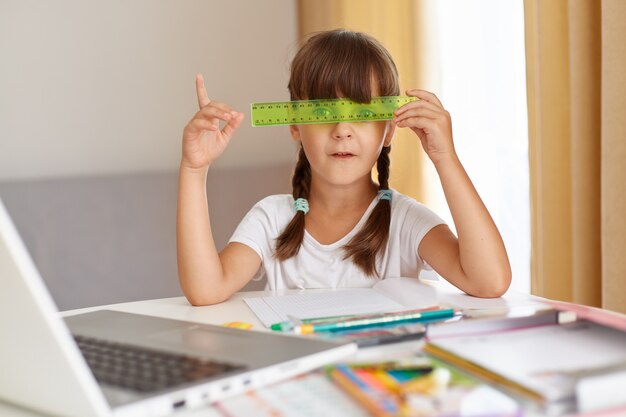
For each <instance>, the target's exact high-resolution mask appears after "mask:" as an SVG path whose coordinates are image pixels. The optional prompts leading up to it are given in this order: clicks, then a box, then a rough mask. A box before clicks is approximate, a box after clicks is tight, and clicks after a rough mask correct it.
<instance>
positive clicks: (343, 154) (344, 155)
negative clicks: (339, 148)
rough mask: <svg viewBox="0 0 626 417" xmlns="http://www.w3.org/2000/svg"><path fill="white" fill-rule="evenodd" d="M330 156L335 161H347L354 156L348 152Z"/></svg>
mask: <svg viewBox="0 0 626 417" xmlns="http://www.w3.org/2000/svg"><path fill="white" fill-rule="evenodd" d="M331 156H332V157H333V158H337V159H349V158H352V157H353V156H354V154H352V153H350V152H335V153H333V154H332V155H331Z"/></svg>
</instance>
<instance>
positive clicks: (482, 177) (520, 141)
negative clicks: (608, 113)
mask: <svg viewBox="0 0 626 417" xmlns="http://www.w3.org/2000/svg"><path fill="white" fill-rule="evenodd" d="M433 3H435V13H436V19H437V36H438V45H439V48H438V50H437V54H438V58H439V68H440V72H439V74H440V75H439V77H440V80H439V81H440V83H439V85H440V98H441V101H442V102H443V103H444V105H445V107H446V109H447V110H448V111H449V112H450V113H451V115H452V129H453V134H454V140H455V146H456V149H457V153H458V154H459V157H460V158H461V161H462V162H463V165H464V166H465V169H466V170H467V172H468V174H469V175H470V177H471V179H472V181H473V183H474V185H475V187H476V188H477V190H478V192H479V193H480V195H481V197H482V198H483V201H484V202H485V204H486V205H487V208H488V209H489V211H490V213H491V215H492V217H493V219H494V221H495V222H496V224H497V225H498V228H499V229H500V233H501V234H502V237H503V239H504V242H505V245H506V247H507V250H508V254H509V259H510V261H511V267H512V269H513V283H512V285H511V288H514V289H516V290H519V291H523V292H529V291H530V200H529V190H528V187H529V184H528V179H529V173H528V127H527V126H528V123H527V110H526V109H527V108H526V70H525V65H526V64H525V50H524V10H523V1H522V0H515V1H501V0H471V1H468V0H445V1H437V2H433ZM433 175H436V174H434V173H433V172H430V174H429V178H430V179H431V180H430V181H429V183H430V184H438V180H437V179H436V177H434V178H433ZM428 200H429V201H428V204H429V205H430V206H431V207H433V208H434V209H435V210H436V211H437V212H438V213H440V214H442V215H443V216H444V219H445V220H446V221H448V222H449V224H451V225H452V221H451V220H452V218H451V216H450V215H449V211H448V209H447V206H446V204H445V199H444V196H443V193H442V191H441V189H440V187H435V186H433V187H431V191H430V193H429V196H428ZM446 216H447V217H446Z"/></svg>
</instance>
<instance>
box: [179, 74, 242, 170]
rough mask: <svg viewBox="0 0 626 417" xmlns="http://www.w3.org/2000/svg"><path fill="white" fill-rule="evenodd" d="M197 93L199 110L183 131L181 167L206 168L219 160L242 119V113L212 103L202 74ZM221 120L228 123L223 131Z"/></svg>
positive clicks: (198, 80) (199, 75)
mask: <svg viewBox="0 0 626 417" xmlns="http://www.w3.org/2000/svg"><path fill="white" fill-rule="evenodd" d="M196 94H197V95H198V107H199V108H200V110H199V111H198V112H197V113H196V114H195V115H194V116H193V118H192V119H191V120H190V121H189V123H187V126H185V129H184V130H183V156H182V161H181V165H182V166H184V167H187V168H191V169H206V168H207V167H208V166H209V165H211V164H212V163H213V161H215V160H216V159H217V158H219V157H220V155H221V154H222V152H224V149H226V146H227V145H228V142H229V141H230V139H231V138H232V137H233V134H234V133H235V131H236V130H237V128H238V127H239V125H240V124H241V121H242V120H243V113H239V112H237V111H234V110H233V109H232V108H231V107H230V106H228V105H226V104H224V103H218V102H216V101H211V100H209V97H208V95H207V92H206V88H205V87H204V78H203V77H202V74H197V75H196ZM220 121H224V122H225V123H226V124H225V125H224V127H223V128H222V129H220Z"/></svg>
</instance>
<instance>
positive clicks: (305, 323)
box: [271, 307, 455, 347]
mask: <svg viewBox="0 0 626 417" xmlns="http://www.w3.org/2000/svg"><path fill="white" fill-rule="evenodd" d="M454 316H455V311H454V310H453V309H441V308H438V307H429V308H425V309H417V310H406V311H396V312H391V313H376V314H364V315H358V314H357V315H346V316H331V317H318V318H311V319H298V318H295V317H290V320H288V321H283V322H280V323H275V324H273V325H272V326H271V329H272V330H274V331H281V332H289V333H295V334H301V335H306V334H314V335H316V336H318V337H322V338H325V339H347V340H352V341H354V342H356V344H357V345H358V346H359V347H366V346H373V345H381V344H386V343H397V342H403V341H407V340H416V339H420V338H422V337H423V336H424V333H425V332H426V327H425V326H424V325H425V324H427V323H432V322H437V321H442V320H448V319H452V318H454Z"/></svg>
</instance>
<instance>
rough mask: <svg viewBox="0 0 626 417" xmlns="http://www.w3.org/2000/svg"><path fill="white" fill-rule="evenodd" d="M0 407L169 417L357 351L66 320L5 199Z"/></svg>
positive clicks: (109, 320)
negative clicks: (45, 282)
mask: <svg viewBox="0 0 626 417" xmlns="http://www.w3.org/2000/svg"><path fill="white" fill-rule="evenodd" d="M0 334H2V342H0V370H1V371H0V372H1V374H2V376H1V377H0V401H6V402H10V403H14V404H19V405H21V406H24V407H26V408H30V409H34V410H37V411H41V412H43V413H45V414H49V415H59V416H75V417H84V416H98V417H100V416H164V415H169V414H172V413H173V412H175V411H177V410H183V409H189V408H194V407H198V406H202V405H206V404H210V403H213V402H215V401H218V400H223V399H225V398H228V397H230V396H234V395H236V394H240V393H243V392H245V391H247V390H251V389H255V388H259V387H261V386H264V385H267V384H270V383H272V382H276V381H279V380H281V379H285V378H288V377H291V376H294V375H297V374H299V373H302V372H305V371H309V370H312V369H314V368H317V367H320V366H323V365H325V364H327V363H330V362H333V361H336V360H339V359H341V358H343V357H345V356H348V355H351V354H352V353H354V352H355V351H356V345H354V344H353V343H348V342H336V341H326V340H317V339H311V338H304V337H298V336H292V335H283V334H277V333H271V332H257V331H250V330H240V329H234V328H227V327H222V326H214V325H205V324H198V323H193V322H185V321H179V320H169V319H164V318H156V317H150V316H144V315H139V314H128V313H122V312H116V311H106V310H103V311H95V312H90V313H83V314H78V315H74V316H68V317H66V318H65V320H64V319H63V318H61V317H60V315H59V313H58V310H57V308H56V306H55V304H54V301H53V300H52V298H51V296H50V294H49V292H48V290H47V289H46V287H45V285H44V282H43V280H42V279H41V277H40V275H39V273H38V271H37V269H36V267H35V265H34V263H33V261H32V259H31V257H30V256H29V254H28V252H27V250H26V247H25V246H24V243H23V242H22V240H21V238H20V237H19V235H18V233H17V230H16V229H15V227H14V225H13V223H12V221H11V219H10V218H9V215H8V213H7V211H6V209H5V207H4V205H3V204H2V201H1V200H0Z"/></svg>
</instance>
